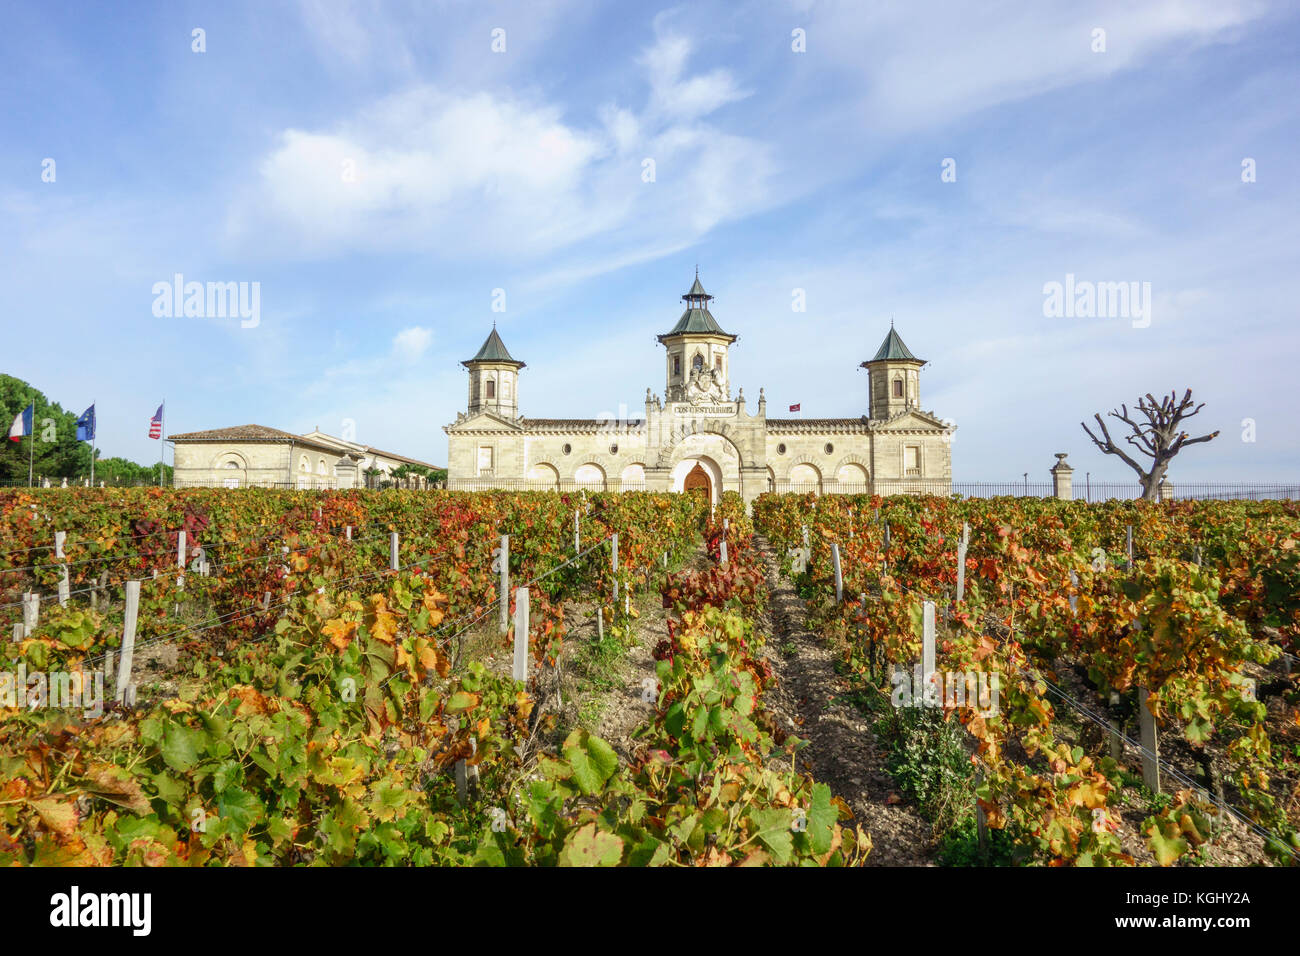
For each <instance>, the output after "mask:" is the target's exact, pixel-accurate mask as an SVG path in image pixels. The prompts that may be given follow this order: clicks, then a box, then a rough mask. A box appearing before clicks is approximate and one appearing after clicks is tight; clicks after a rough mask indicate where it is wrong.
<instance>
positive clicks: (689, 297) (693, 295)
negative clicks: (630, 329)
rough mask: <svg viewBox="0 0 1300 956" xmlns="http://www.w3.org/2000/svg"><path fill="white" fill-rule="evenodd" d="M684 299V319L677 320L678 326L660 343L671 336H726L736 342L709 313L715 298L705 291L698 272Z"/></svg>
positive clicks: (665, 334)
mask: <svg viewBox="0 0 1300 956" xmlns="http://www.w3.org/2000/svg"><path fill="white" fill-rule="evenodd" d="M682 298H683V299H684V300H685V301H686V311H685V312H683V313H682V317H681V318H680V319H678V320H677V324H676V325H674V326H673V327H672V330H671V331H669V332H665V333H664V334H663V335H661V336H659V340H660V341H663V340H664V339H666V338H667V337H668V336H670V335H725V336H726V337H727V338H729V339H731V340H732V341H733V342H734V341H735V339H736V337H735V336H734V335H729V334H728V333H726V332H724V331H722V326H720V325H718V323H717V320H715V319H714V318H713V313H711V312H710V311H709V300H710V299H712V298H713V296H711V295H709V294H708V293H707V292H705V291H704V286H702V285H701V284H700V274H699V273H698V272H696V273H695V282H694V284H692V285H691V290H690V291H689V292H687V293H686V294H685V295H684V296H682Z"/></svg>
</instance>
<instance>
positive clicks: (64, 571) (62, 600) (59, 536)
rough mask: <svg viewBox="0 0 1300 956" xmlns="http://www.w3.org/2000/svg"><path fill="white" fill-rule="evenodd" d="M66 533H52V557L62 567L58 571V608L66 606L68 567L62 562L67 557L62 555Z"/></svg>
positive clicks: (66, 537)
mask: <svg viewBox="0 0 1300 956" xmlns="http://www.w3.org/2000/svg"><path fill="white" fill-rule="evenodd" d="M67 539H68V533H67V532H66V531H56V532H54V557H55V558H56V559H58V560H59V561H63V562H64V564H63V567H61V568H60V569H59V607H67V606H68V588H69V584H68V565H67V562H66V561H65V560H64V559H65V558H66V557H67V555H65V554H64V553H63V543H64V542H65V541H67Z"/></svg>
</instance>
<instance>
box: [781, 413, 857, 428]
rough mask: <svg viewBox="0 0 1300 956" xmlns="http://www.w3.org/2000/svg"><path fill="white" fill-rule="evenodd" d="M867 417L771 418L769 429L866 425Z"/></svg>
mask: <svg viewBox="0 0 1300 956" xmlns="http://www.w3.org/2000/svg"><path fill="white" fill-rule="evenodd" d="M864 424H866V419H864V418H862V417H861V416H859V417H857V418H769V419H768V420H767V427H768V428H769V429H774V428H776V429H781V428H795V427H799V428H842V427H844V426H845V425H864Z"/></svg>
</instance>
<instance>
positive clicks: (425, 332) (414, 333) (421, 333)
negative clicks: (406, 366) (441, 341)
mask: <svg viewBox="0 0 1300 956" xmlns="http://www.w3.org/2000/svg"><path fill="white" fill-rule="evenodd" d="M431 344H433V330H432V329H426V328H423V327H422V326H419V325H413V326H411V327H410V328H409V329H402V331H400V332H398V333H397V334H396V335H395V336H393V351H394V352H396V353H397V354H398V355H400V356H401V357H402V358H404V359H405V360H406V361H408V362H414V361H416V360H417V359H419V358H420V357H421V356H422V355H424V353H425V352H427V351H428V350H429V346H430V345H431Z"/></svg>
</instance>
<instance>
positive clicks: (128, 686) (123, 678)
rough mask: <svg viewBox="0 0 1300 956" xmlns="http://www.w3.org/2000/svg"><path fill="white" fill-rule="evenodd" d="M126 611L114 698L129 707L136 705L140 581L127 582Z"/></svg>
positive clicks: (123, 620)
mask: <svg viewBox="0 0 1300 956" xmlns="http://www.w3.org/2000/svg"><path fill="white" fill-rule="evenodd" d="M125 590H126V613H125V614H124V615H123V618H122V656H121V658H120V659H119V661H118V665H117V686H116V690H115V691H114V695H113V697H114V700H116V701H117V702H118V703H119V704H125V705H126V706H127V707H133V706H135V685H134V684H132V683H131V665H132V663H134V657H135V625H136V621H137V620H138V618H139V615H140V582H139V581H127V582H126V589H125Z"/></svg>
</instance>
